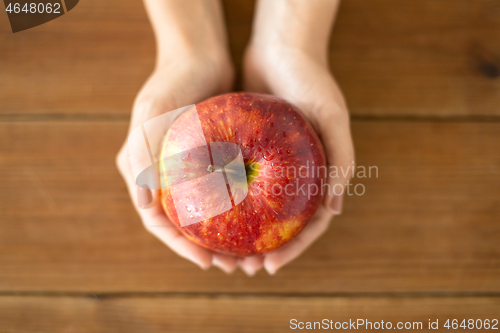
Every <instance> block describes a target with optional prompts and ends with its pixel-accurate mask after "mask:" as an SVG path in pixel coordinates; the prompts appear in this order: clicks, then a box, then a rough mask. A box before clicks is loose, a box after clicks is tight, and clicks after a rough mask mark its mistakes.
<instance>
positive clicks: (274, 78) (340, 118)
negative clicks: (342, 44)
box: [238, 43, 354, 275]
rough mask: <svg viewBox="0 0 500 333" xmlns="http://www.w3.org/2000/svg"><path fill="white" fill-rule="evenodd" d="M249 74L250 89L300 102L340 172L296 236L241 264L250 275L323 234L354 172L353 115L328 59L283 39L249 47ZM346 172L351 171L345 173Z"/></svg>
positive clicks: (278, 263)
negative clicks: (331, 71)
mask: <svg viewBox="0 0 500 333" xmlns="http://www.w3.org/2000/svg"><path fill="white" fill-rule="evenodd" d="M244 77H245V82H244V84H245V90H248V91H252V92H260V93H268V94H273V95H275V96H278V97H281V98H283V99H285V100H287V101H288V102H290V103H292V104H294V105H295V106H297V107H298V108H299V109H300V110H301V111H302V112H303V114H304V115H305V116H306V117H307V118H308V119H309V120H310V122H311V123H312V125H313V127H314V128H315V130H316V131H317V133H318V135H319V137H320V138H321V140H322V142H323V145H324V148H325V151H326V156H327V162H328V165H329V167H330V168H331V167H337V168H338V170H339V177H335V178H329V179H328V184H329V187H328V188H327V192H326V193H327V195H325V198H324V202H323V205H322V206H321V207H320V208H319V210H318V211H317V213H316V215H315V216H314V218H313V219H312V220H311V221H310V222H309V224H308V225H307V226H306V227H305V228H304V230H302V232H301V233H300V234H299V235H298V236H297V237H296V238H294V239H293V240H292V241H290V242H289V243H288V244H286V245H284V246H283V247H282V248H279V249H278V250H276V251H273V252H271V253H268V254H265V255H262V256H253V257H250V258H244V259H240V260H239V262H238V264H239V266H240V267H241V269H242V270H244V271H245V272H247V274H249V275H253V274H255V273H256V272H257V271H258V270H259V269H261V268H262V267H264V268H265V269H266V270H267V272H268V273H269V274H274V273H276V271H277V270H278V269H280V268H281V267H283V266H284V265H286V264H287V263H289V262H290V261H292V260H293V259H295V258H296V257H298V256H299V255H300V254H301V253H302V252H303V251H304V250H305V249H306V248H307V247H308V246H309V245H311V244H312V243H313V242H314V241H315V240H316V239H317V238H318V237H320V236H321V234H323V233H324V232H325V231H326V230H327V228H328V225H329V223H330V221H331V219H332V217H333V216H334V215H338V214H340V213H341V212H342V203H343V195H342V194H343V192H344V188H345V185H346V184H347V183H348V181H349V179H350V175H351V174H352V172H353V170H354V148H353V143H352V139H351V133H350V124H349V113H348V111H347V106H346V103H345V101H344V97H343V95H342V93H341V91H340V89H339V87H338V85H337V83H336V82H335V80H334V78H333V76H332V75H331V74H330V72H329V69H328V65H327V61H326V58H322V57H317V56H316V55H315V54H314V53H312V52H309V51H308V50H307V49H305V48H301V47H295V46H288V45H284V44H282V45H280V44H279V43H277V45H273V46H268V45H261V44H258V43H256V44H254V45H250V46H249V47H248V49H247V51H246V55H245V59H244ZM330 170H331V169H330ZM341 170H344V172H346V173H348V175H346V177H344V175H343V174H342V172H340V171H341ZM348 171H350V172H348Z"/></svg>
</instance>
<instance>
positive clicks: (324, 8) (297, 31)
mask: <svg viewBox="0 0 500 333" xmlns="http://www.w3.org/2000/svg"><path fill="white" fill-rule="evenodd" d="M338 4H339V0H272V1H270V0H259V2H258V4H257V10H256V16H255V22H254V26H253V34H252V44H253V45H255V46H259V45H260V46H262V47H269V46H272V47H276V46H285V47H293V48H298V49H301V50H304V51H305V52H308V54H310V55H311V56H313V57H315V58H317V59H318V60H319V61H321V62H324V63H326V56H327V48H328V41H329V36H330V30H331V27H332V24H333V22H334V19H335V14H336V12H337V8H338Z"/></svg>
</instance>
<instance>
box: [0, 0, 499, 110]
mask: <svg viewBox="0 0 500 333" xmlns="http://www.w3.org/2000/svg"><path fill="white" fill-rule="evenodd" d="M224 4H225V9H226V16H227V22H228V23H227V25H228V30H229V37H230V45H231V50H232V53H233V55H234V58H235V59H234V61H235V64H236V65H237V68H239V67H240V66H239V65H240V63H241V56H242V54H243V50H244V47H245V45H246V43H247V40H248V37H249V34H250V25H251V20H252V14H253V5H254V3H253V1H250V0H228V1H225V2H224ZM75 9H76V10H72V11H71V12H69V13H68V14H67V15H64V16H62V17H61V18H59V19H57V20H54V21H52V22H49V23H47V24H44V25H42V26H39V27H37V28H36V29H30V30H27V31H23V32H20V33H17V34H15V35H13V34H12V32H11V31H10V28H9V26H8V21H7V16H6V15H0V75H1V77H2V79H1V80H0V91H1V92H2V93H1V96H0V114H20V113H22V114H46V113H51V114H54V113H57V114H99V115H102V114H113V115H123V116H128V115H129V113H130V108H131V104H132V101H133V99H134V97H135V94H136V93H137V91H138V89H139V88H140V87H141V85H142V84H143V83H144V81H145V79H146V78H147V76H148V75H149V73H150V71H151V70H152V68H153V61H154V52H155V46H154V40H153V36H152V32H151V28H150V25H149V22H148V20H147V17H146V14H145V11H144V9H143V6H142V3H141V2H140V1H132V0H108V1H100V0H86V1H81V2H80V3H79V5H78V7H77V8H75ZM498 36H500V2H498V1H496V0H476V1H473V0H441V1H435V0H422V1H413V0H402V1H391V0H376V1H365V0H346V1H343V2H342V5H341V8H340V11H339V15H338V19H337V23H336V25H335V29H334V32H333V34H332V43H331V48H330V49H331V55H330V63H331V67H332V70H333V73H334V74H335V76H336V77H337V79H338V81H339V83H340V85H341V87H342V89H343V90H344V92H345V95H346V97H347V101H348V103H349V106H350V108H351V111H352V114H353V115H365V116H381V115H406V116H408V115H411V116H415V115H419V116H424V115H425V116H439V117H444V116H457V115H460V116H480V115H489V116H493V115H496V116H498V115H499V114H500V42H499V41H498ZM40 82H43V84H40ZM236 87H237V89H240V88H241V85H240V84H237V85H236Z"/></svg>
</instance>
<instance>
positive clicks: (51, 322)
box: [0, 296, 500, 333]
mask: <svg viewBox="0 0 500 333" xmlns="http://www.w3.org/2000/svg"><path fill="white" fill-rule="evenodd" d="M499 313H500V299H499V298H485V297H481V298H446V297H444V298H426V297H424V298H407V297H403V298H384V297H382V298H369V297H360V298H342V297H336V298H329V297H321V298H319V297H311V298H307V299H303V298H296V297H259V298H256V297H231V296H221V297H180V296H173V297H154V298H146V297H134V298H130V297H111V298H103V299H100V298H97V299H96V298H92V297H43V296H42V297H15V296H9V297H0V331H2V332H11V330H10V329H11V328H12V327H14V326H16V327H17V328H18V331H22V332H75V333H77V332H85V333H87V332H120V333H125V332H134V333H135V332H203V333H205V332H231V333H232V332H252V333H254V332H272V333H274V332H289V331H290V320H291V319H297V321H303V322H307V321H311V322H314V321H317V322H321V321H322V320H323V319H328V320H329V321H330V320H331V321H333V325H335V323H336V322H340V323H343V322H349V320H351V321H356V320H358V319H364V320H368V321H370V322H371V324H372V325H377V324H375V322H378V323H379V324H380V323H381V321H382V320H383V321H384V325H387V322H390V323H391V325H392V326H393V327H396V326H397V325H398V323H401V325H405V324H406V323H407V322H410V323H409V324H407V325H419V324H418V323H422V327H423V330H415V331H430V330H429V329H428V325H429V319H430V320H431V321H433V322H435V321H436V320H437V321H438V324H439V326H440V328H441V330H443V331H452V332H453V331H455V330H447V329H443V325H444V324H445V323H446V320H448V319H450V320H453V319H459V322H458V323H459V324H460V323H461V321H462V320H463V319H469V318H474V319H475V320H476V321H477V319H480V320H485V319H490V320H491V319H492V318H498V314H499ZM414 323H415V324H414ZM312 325H314V324H312ZM344 325H345V324H344ZM415 327H416V326H415ZM497 327H498V325H497ZM360 330H361V331H377V332H378V331H380V329H379V330H376V329H371V330H370V329H368V330H366V329H365V328H364V326H360ZM460 330H462V329H460ZM307 331H309V330H307ZM467 331H469V330H467ZM470 331H476V330H470ZM478 331H479V330H478ZM488 331H492V330H486V332H488ZM482 332H484V330H482ZM492 332H496V331H492Z"/></svg>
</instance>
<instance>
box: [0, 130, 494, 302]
mask: <svg viewBox="0 0 500 333" xmlns="http://www.w3.org/2000/svg"><path fill="white" fill-rule="evenodd" d="M126 128H127V124H126V122H111V121H109V122H101V121H95V122H90V121H89V122H83V121H82V122H69V121H59V122H53V121H52V122H43V121H40V122H4V123H2V124H0V151H1V152H2V153H1V155H0V156H1V161H2V162H1V164H0V183H1V184H2V185H3V190H2V191H1V192H0V193H1V194H0V195H1V198H0V211H2V212H3V222H2V223H1V224H0V254H1V255H0V267H2V268H3V269H2V270H1V271H0V290H3V291H9V290H10V291H14V290H15V291H65V292H71V291H80V292H109V291H114V292H121V291H135V292H145V291H148V292H153V291H154V292H160V291H168V292H208V291H209V292H272V293H278V292H288V293H290V292H292V293H338V292H402V291H404V292H417V291H418V292H431V291H432V292H443V291H446V292H498V291H499V290H500V279H499V278H498V277H499V276H500V246H499V244H500V224H499V223H498V222H499V216H500V191H498V188H499V187H500V154H499V151H500V123H463V122H455V123H451V122H424V121H421V122H408V121H355V122H354V123H353V133H354V138H355V144H356V147H357V155H358V163H359V165H363V166H366V167H368V166H377V167H378V170H379V177H378V178H375V177H374V175H372V178H371V179H361V178H359V179H357V180H356V183H361V184H364V186H365V188H366V194H365V195H363V196H352V197H347V199H346V207H345V212H344V214H343V216H341V217H339V218H337V219H335V220H334V221H333V222H332V225H331V227H330V229H329V230H328V232H327V233H326V235H325V236H323V237H322V238H321V239H320V240H319V241H318V242H317V243H315V244H314V245H313V246H312V247H311V249H310V250H309V251H307V252H306V253H305V254H304V255H302V257H300V258H299V259H298V260H297V261H296V262H294V263H293V264H291V265H289V266H288V267H286V268H284V269H283V270H282V271H281V272H279V274H278V275H277V276H276V277H269V276H267V274H265V273H264V272H261V273H260V274H258V275H257V276H256V277H255V278H253V279H249V278H247V277H245V276H244V275H243V274H242V273H241V272H238V273H236V274H235V276H225V275H224V274H223V273H222V272H220V271H218V270H217V269H211V270H210V271H209V272H207V273H203V272H202V271H201V270H199V269H198V268H197V267H195V266H194V265H193V264H190V263H188V262H186V261H185V260H183V259H181V258H179V257H177V255H175V254H173V253H172V252H171V251H170V250H169V249H167V248H166V247H164V246H163V245H162V244H161V243H160V242H158V241H157V240H156V239H154V238H153V237H152V236H151V235H149V234H148V233H147V232H146V231H145V230H144V229H143V228H142V225H141V223H140V221H139V218H138V216H137V215H136V213H135V211H134V210H133V208H132V207H131V204H130V202H129V198H128V195H127V192H126V190H125V185H124V184H123V182H122V180H121V178H120V176H119V175H118V172H117V171H116V169H115V166H114V153H115V152H116V151H117V150H118V148H119V146H120V144H121V142H122V140H123V138H124V135H125V133H126Z"/></svg>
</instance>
